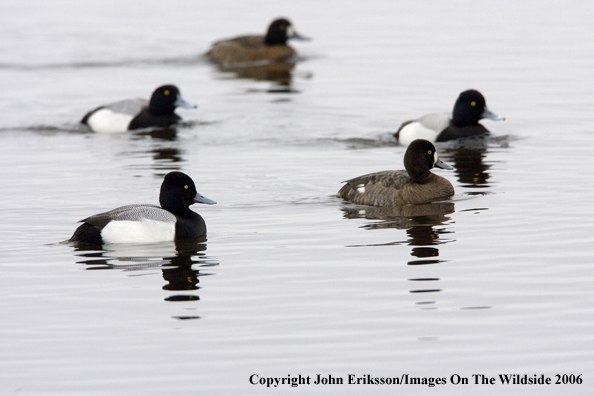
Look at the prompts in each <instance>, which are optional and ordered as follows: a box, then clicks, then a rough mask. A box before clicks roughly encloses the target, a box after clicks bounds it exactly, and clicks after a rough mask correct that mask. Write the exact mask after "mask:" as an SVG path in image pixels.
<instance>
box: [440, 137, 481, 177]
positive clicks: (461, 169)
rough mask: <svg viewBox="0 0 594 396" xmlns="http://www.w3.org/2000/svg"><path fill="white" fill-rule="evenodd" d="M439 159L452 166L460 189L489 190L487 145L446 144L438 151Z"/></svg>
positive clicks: (474, 143) (466, 142)
mask: <svg viewBox="0 0 594 396" xmlns="http://www.w3.org/2000/svg"><path fill="white" fill-rule="evenodd" d="M439 151H440V153H441V157H442V158H444V159H445V160H446V161H448V162H449V163H452V164H453V165H454V169H455V171H454V172H455V173H456V176H457V179H458V181H459V182H460V184H461V185H462V187H466V188H489V187H490V184H489V179H490V177H491V176H490V174H489V172H488V171H489V169H490V168H491V165H489V164H487V163H485V158H486V157H487V152H488V144H487V142H486V141H485V140H484V139H482V140H478V139H476V140H469V139H466V141H465V142H454V143H452V144H446V145H444V146H443V147H440V149H439Z"/></svg>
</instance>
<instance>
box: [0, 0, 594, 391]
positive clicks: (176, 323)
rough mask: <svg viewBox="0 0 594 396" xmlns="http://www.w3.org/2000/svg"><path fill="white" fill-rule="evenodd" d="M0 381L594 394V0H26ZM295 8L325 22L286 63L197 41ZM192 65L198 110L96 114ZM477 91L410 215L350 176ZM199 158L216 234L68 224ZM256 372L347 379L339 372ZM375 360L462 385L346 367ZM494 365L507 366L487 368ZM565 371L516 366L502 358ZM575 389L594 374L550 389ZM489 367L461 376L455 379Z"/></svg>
mask: <svg viewBox="0 0 594 396" xmlns="http://www.w3.org/2000/svg"><path fill="white" fill-rule="evenodd" d="M2 9H3V11H2V13H0V37H1V38H0V81H2V88H3V93H2V94H1V95H0V108H2V117H1V119H0V189H1V191H2V200H1V202H0V213H1V215H0V220H1V221H0V296H1V298H0V314H1V316H2V320H1V321H0V335H1V336H0V394H2V395H13V394H18V395H40V394H43V395H194V394H208V395H230V394H235V395H252V394H253V395H261V394H275V395H276V394H308V395H309V394H341V395H342V394H370V393H371V392H373V394H408V395H413V394H429V393H431V394H440V395H441V394H456V395H460V394H468V395H471V394H472V395H474V394H477V393H478V394H492V395H500V394H502V393H503V392H505V393H506V394H522V395H527V394H535V395H536V394H538V395H543V394H547V395H558V394H571V395H590V394H592V392H593V391H594V331H593V330H594V286H593V282H594V270H593V267H592V264H593V260H592V253H593V252H594V249H593V246H594V237H593V234H594V233H593V231H594V228H593V227H592V219H593V216H594V206H593V205H592V197H593V195H594V176H592V175H593V172H592V165H594V161H593V160H592V155H591V151H592V145H591V142H592V137H591V136H592V133H593V130H594V122H593V118H592V111H593V110H592V109H593V108H594V95H593V94H592V92H594V78H592V72H593V70H594V42H593V41H592V17H593V16H594V3H592V2H588V1H576V2H572V3H567V2H565V1H538V2H537V1H527V2H516V1H506V0H498V1H482V2H476V1H469V0H461V1H452V2H447V3H444V2H439V1H425V2H417V1H399V2H390V1H366V2H358V1H351V0H347V1H327V2H318V1H310V0H306V1H298V2H289V1H281V2H278V1H270V0H259V1H257V0H248V1H242V2H236V1H228V0H220V1H217V2H207V3H205V2H192V1H168V2H146V1H139V0H123V1H122V0H118V1H114V0H106V1H102V2H81V1H71V0H64V1H56V2H42V1H39V0H31V1H27V0H20V1H15V0H5V1H4V2H3V6H2ZM277 16H288V17H289V18H290V19H291V20H292V21H293V23H294V25H295V27H296V29H297V30H298V31H299V32H300V33H302V34H303V35H307V36H310V37H312V38H313V40H312V41H310V42H297V43H295V44H294V46H295V47H296V48H297V49H298V51H299V54H300V59H299V62H298V63H297V64H296V66H295V67H294V68H293V69H292V70H291V71H290V74H287V73H285V74H284V75H282V76H281V77H282V78H281V79H282V80H284V82H281V83H279V82H275V81H270V80H266V79H265V78H264V79H262V76H261V75H260V76H259V77H258V78H244V77H242V76H239V75H238V74H236V73H232V72H224V71H220V70H218V69H217V67H216V66H215V65H213V64H211V63H209V62H208V61H207V60H206V59H204V57H202V56H201V55H202V54H203V53H204V52H205V51H206V50H207V49H208V47H209V44H210V43H211V42H212V41H214V40H216V39H219V38H224V37H229V36H233V35H235V34H240V33H258V32H261V31H264V30H265V29H266V26H267V25H268V23H269V22H270V21H271V20H272V19H274V18H275V17H277ZM165 83H174V84H177V85H178V86H179V87H180V89H181V92H182V94H183V95H184V97H185V98H186V99H188V100H189V101H192V102H194V103H197V104H198V105H199V108H198V109H197V110H186V109H181V110H178V113H179V114H180V115H181V116H182V117H183V118H184V120H185V122H184V124H182V125H181V126H179V127H178V128H176V129H175V130H169V131H155V132H135V133H121V134H112V135H102V134H94V133H91V132H89V131H88V130H86V129H85V128H83V127H82V126H81V125H79V124H78V121H79V120H80V118H81V117H82V116H83V115H84V114H85V113H86V112H87V111H88V110H90V109H92V108H94V107H96V106H98V105H101V104H104V103H108V102H111V101H115V100H119V99H125V98H131V97H148V96H149V95H150V93H151V92H152V91H153V89H154V88H156V87H157V86H159V85H162V84H165ZM469 88H476V89H478V90H480V91H481V92H482V93H483V94H484V95H485V97H486V99H487V104H488V106H489V108H490V109H491V110H493V111H494V112H495V113H497V114H500V115H503V116H505V117H506V121H505V122H492V121H489V120H486V121H483V124H484V125H485V126H486V127H487V128H489V129H490V130H491V132H492V136H491V138H489V139H487V140H486V141H482V142H480V141H479V142H468V143H466V144H458V143H443V144H439V145H438V146H437V149H438V153H439V154H440V155H441V158H442V159H443V160H444V161H446V162H448V163H450V164H451V165H453V166H454V167H455V170H454V171H449V172H448V171H442V170H437V171H436V173H438V174H439V175H441V176H443V177H446V178H447V179H448V180H450V181H451V182H452V184H453V185H454V187H455V189H456V196H455V197H454V198H453V199H452V200H451V201H448V202H445V203H441V204H432V205H422V206H419V207H412V208H407V209H406V210H402V211H386V210H383V211H381V210H377V209H373V208H369V207H363V206H356V205H350V204H346V203H344V202H342V201H341V200H339V199H337V198H335V197H334V196H333V195H334V194H335V193H336V191H338V189H339V188H340V186H341V181H343V180H346V179H349V178H351V177H354V176H358V175H361V174H365V173H369V172H374V171H380V170H386V169H401V168H402V157H403V154H404V148H403V147H401V146H398V145H396V144H395V142H394V140H393V138H392V136H391V134H392V133H393V132H395V131H396V130H397V128H398V126H399V125H400V123H402V122H403V121H406V120H408V119H410V118H414V117H416V116H420V115H422V114H425V113H429V112H441V111H449V110H451V108H452V106H453V103H454V101H455V99H456V97H457V96H458V94H459V93H460V92H461V91H463V90H465V89H469ZM170 170H181V171H183V172H186V173H188V174H189V175H190V176H192V178H193V179H194V181H195V182H196V184H197V188H198V190H199V191H200V192H201V193H203V194H204V195H206V196H208V197H209V198H212V199H214V200H216V201H217V202H218V204H217V205H214V206H205V205H196V206H194V207H193V209H194V210H196V211H198V212H200V213H201V214H202V216H203V217H204V218H205V220H206V223H207V225H208V229H209V233H208V241H207V243H205V244H194V245H192V244H186V245H179V246H175V245H174V244H166V243H165V244H157V245H150V246H143V245H141V246H137V245H133V246H105V247H104V250H100V251H83V250H78V249H76V248H74V247H72V246H69V245H64V244H60V243H59V242H60V241H63V240H65V239H67V238H69V237H70V235H71V234H72V232H73V231H74V229H75V228H76V226H77V221H78V220H80V219H82V218H84V217H86V216H89V215H91V214H94V213H98V212H101V211H105V210H108V209H112V208H115V207H117V206H121V205H126V204H131V203H157V199H158V190H159V186H160V184H161V181H162V178H163V176H164V175H165V174H166V173H167V172H169V171H170ZM253 374H257V375H258V376H259V377H252V379H253V380H254V379H256V380H257V379H259V378H264V379H265V378H267V377H277V378H283V377H284V378H287V376H291V377H298V376H299V375H302V376H303V377H306V376H310V377H311V378H312V380H313V379H314V378H315V377H316V376H317V374H320V375H322V376H324V377H326V378H327V377H328V376H330V375H331V376H332V377H333V378H335V379H336V378H344V381H345V384H343V385H325V386H324V385H313V383H312V384H311V385H300V386H299V387H297V388H293V387H291V386H289V385H281V386H279V387H277V388H275V389H267V388H266V386H263V385H252V384H251V383H250V377H251V376H252V375H253ZM350 374H353V375H355V376H356V377H364V376H365V375H367V374H369V375H370V376H371V377H389V378H395V377H398V378H401V377H402V376H403V375H405V374H408V375H409V376H410V377H418V378H430V377H433V378H444V379H445V380H446V382H447V384H445V385H436V386H435V387H429V386H428V385H410V384H409V385H400V386H397V385H375V386H372V385H348V384H346V382H347V380H348V376H349V375H350ZM473 374H484V375H485V376H486V377H494V378H496V381H497V382H496V384H495V385H474V382H473V381H474V379H473V377H472V376H473ZM501 374H518V375H520V376H524V375H527V376H528V377H530V378H532V377H534V376H535V375H536V376H539V377H540V376H541V375H544V376H545V377H550V378H551V379H552V382H553V384H551V385H502V384H501V380H500V377H499V375H501ZM564 374H566V375H568V376H570V375H573V376H574V377H561V379H562V382H563V378H565V382H569V381H570V380H571V381H572V382H575V381H574V380H575V378H576V377H577V376H578V375H581V377H580V379H581V381H582V383H581V384H573V385H571V384H565V385H564V384H560V385H555V384H554V383H555V382H556V380H557V375H561V376H562V375H564ZM456 376H459V377H460V378H468V379H469V381H470V383H469V384H468V385H454V384H452V382H453V381H454V380H455V379H456V378H458V377H456Z"/></svg>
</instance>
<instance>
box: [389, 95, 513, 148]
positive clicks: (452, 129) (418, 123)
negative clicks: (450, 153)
mask: <svg viewBox="0 0 594 396" xmlns="http://www.w3.org/2000/svg"><path fill="white" fill-rule="evenodd" d="M482 118H489V119H491V120H495V121H499V120H505V118H503V117H500V116H498V115H497V114H494V113H493V112H491V111H490V110H489V109H488V108H487V105H486V102H485V98H484V97H483V95H481V93H480V92H479V91H476V90H474V89H469V90H468V91H464V92H462V93H461V94H460V96H458V100H456V104H454V111H453V112H452V114H451V115H450V114H448V113H435V114H427V115H424V116H422V117H421V118H418V119H416V120H411V121H407V122H405V123H404V124H402V125H401V126H400V129H398V131H397V132H396V133H395V134H394V136H395V137H396V139H397V140H398V143H400V144H401V145H403V146H407V145H408V144H409V143H410V142H412V141H413V140H415V139H427V140H429V141H431V142H445V141H448V140H452V139H459V138H465V137H469V136H477V135H484V134H488V133H489V131H488V130H487V128H485V127H484V126H482V125H481V124H479V120H480V119H482Z"/></svg>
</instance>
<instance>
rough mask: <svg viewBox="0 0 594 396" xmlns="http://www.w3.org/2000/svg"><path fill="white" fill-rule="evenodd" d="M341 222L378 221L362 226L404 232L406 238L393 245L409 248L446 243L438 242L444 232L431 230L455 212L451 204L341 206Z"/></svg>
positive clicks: (446, 220)
mask: <svg viewBox="0 0 594 396" xmlns="http://www.w3.org/2000/svg"><path fill="white" fill-rule="evenodd" d="M342 211H343V217H344V218H345V219H368V220H380V221H374V222H370V223H368V224H365V225H364V226H362V228H365V229H368V230H377V229H389V228H395V229H405V230H406V232H407V234H408V236H409V239H408V240H407V241H405V242H396V243H393V244H398V245H401V244H408V245H411V246H427V245H439V244H442V243H446V242H449V241H442V240H440V239H439V236H440V234H444V233H445V231H442V230H434V227H436V226H439V225H445V224H447V223H448V222H449V221H450V217H449V216H448V215H449V214H451V213H454V211H455V205H454V203H453V202H433V203H426V204H418V205H404V206H393V207H381V208H378V207H374V206H361V205H357V206H345V207H343V208H342Z"/></svg>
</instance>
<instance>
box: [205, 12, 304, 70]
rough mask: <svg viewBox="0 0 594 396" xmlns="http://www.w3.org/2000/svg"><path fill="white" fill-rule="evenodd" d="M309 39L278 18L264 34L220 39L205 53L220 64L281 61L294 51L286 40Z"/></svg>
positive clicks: (294, 52) (283, 19) (289, 23)
mask: <svg viewBox="0 0 594 396" xmlns="http://www.w3.org/2000/svg"><path fill="white" fill-rule="evenodd" d="M289 39H298V40H309V39H308V38H306V37H303V36H301V35H299V34H298V33H297V32H296V31H295V28H294V27H293V25H292V24H291V22H289V21H288V20H287V19H285V18H279V19H276V20H274V21H272V23H271V24H270V27H269V28H268V32H267V33H266V35H265V36H264V35H247V36H239V37H235V38H231V39H226V40H220V41H217V42H215V43H214V44H213V45H212V48H211V49H210V50H209V51H208V52H207V53H206V55H208V56H210V57H211V58H212V60H213V61H215V62H216V63H219V64H221V65H226V66H229V65H233V64H237V63H249V62H257V61H270V62H275V61H282V60H286V59H287V58H290V57H292V56H293V55H295V54H296V51H295V50H294V49H293V48H291V47H290V46H289V45H287V40H289Z"/></svg>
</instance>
